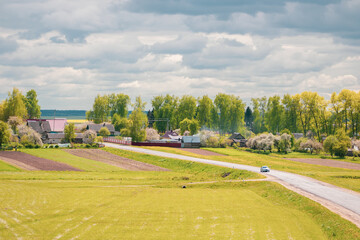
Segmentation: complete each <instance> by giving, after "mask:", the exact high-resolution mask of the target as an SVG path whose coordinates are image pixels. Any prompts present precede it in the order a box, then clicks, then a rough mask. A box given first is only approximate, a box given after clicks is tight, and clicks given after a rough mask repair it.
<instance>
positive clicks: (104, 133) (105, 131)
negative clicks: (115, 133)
mask: <svg viewBox="0 0 360 240" xmlns="http://www.w3.org/2000/svg"><path fill="white" fill-rule="evenodd" d="M99 135H100V136H102V137H107V136H109V135H110V131H109V129H108V128H107V127H102V128H100V130H99Z"/></svg>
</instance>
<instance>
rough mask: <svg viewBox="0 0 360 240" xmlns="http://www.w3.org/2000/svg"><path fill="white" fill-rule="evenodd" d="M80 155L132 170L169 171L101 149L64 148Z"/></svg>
mask: <svg viewBox="0 0 360 240" xmlns="http://www.w3.org/2000/svg"><path fill="white" fill-rule="evenodd" d="M64 151H66V152H68V153H71V154H73V155H75V156H78V157H83V158H87V159H92V160H95V161H99V162H103V163H107V164H110V165H113V166H116V167H120V168H123V169H126V170H132V171H169V170H168V169H166V168H162V167H158V166H155V165H152V164H148V163H143V162H138V161H135V160H131V159H128V158H124V157H120V156H118V155H115V154H111V153H109V152H106V151H103V150H100V149H66V150H64Z"/></svg>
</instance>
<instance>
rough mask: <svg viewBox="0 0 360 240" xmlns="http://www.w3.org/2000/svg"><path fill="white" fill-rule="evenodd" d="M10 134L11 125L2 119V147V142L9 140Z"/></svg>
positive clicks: (0, 129)
mask: <svg viewBox="0 0 360 240" xmlns="http://www.w3.org/2000/svg"><path fill="white" fill-rule="evenodd" d="M10 135H11V134H10V131H9V126H8V125H7V124H6V123H5V122H3V121H0V149H1V147H2V144H4V143H8V142H9V140H10Z"/></svg>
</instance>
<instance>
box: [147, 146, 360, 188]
mask: <svg viewBox="0 0 360 240" xmlns="http://www.w3.org/2000/svg"><path fill="white" fill-rule="evenodd" d="M149 149H154V150H158V151H166V152H170V153H177V154H183V155H186V156H192V157H200V158H207V159H212V160H218V161H225V162H233V163H240V164H246V165H252V166H257V167H260V166H263V165H267V166H269V167H270V168H272V169H276V170H281V171H286V172H292V173H297V174H301V175H305V176H308V177H312V178H315V179H318V180H321V181H324V182H328V183H330V184H334V185H336V186H339V187H343V188H347V189H351V190H353V191H357V192H360V181H359V178H360V171H358V170H351V169H343V168H333V167H326V166H319V165H313V164H307V163H300V162H294V161H290V160H286V159H283V158H279V157H275V156H268V155H265V154H257V153H250V152H246V151H241V150H240V151H239V150H236V149H233V148H208V149H207V150H209V151H214V152H217V153H221V154H224V155H226V156H203V155H198V154H194V153H190V152H186V151H183V150H181V149H175V148H163V147H151V148H149Z"/></svg>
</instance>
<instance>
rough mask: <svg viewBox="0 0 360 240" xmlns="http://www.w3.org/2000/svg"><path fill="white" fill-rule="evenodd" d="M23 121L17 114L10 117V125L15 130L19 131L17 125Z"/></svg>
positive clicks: (15, 131)
mask: <svg viewBox="0 0 360 240" xmlns="http://www.w3.org/2000/svg"><path fill="white" fill-rule="evenodd" d="M21 123H22V119H21V118H19V117H16V116H11V117H9V120H8V124H9V125H10V127H11V129H12V130H13V132H14V133H15V134H16V133H17V126H19V125H20V124H21Z"/></svg>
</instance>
